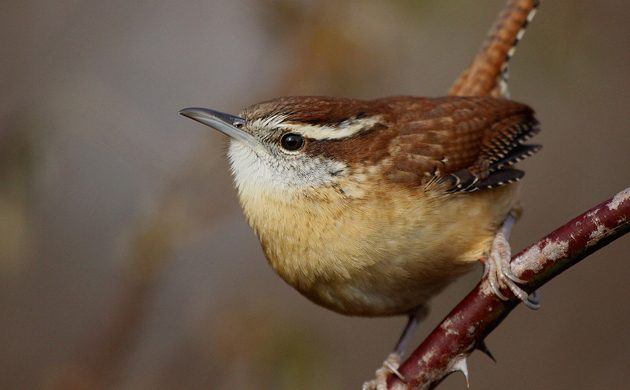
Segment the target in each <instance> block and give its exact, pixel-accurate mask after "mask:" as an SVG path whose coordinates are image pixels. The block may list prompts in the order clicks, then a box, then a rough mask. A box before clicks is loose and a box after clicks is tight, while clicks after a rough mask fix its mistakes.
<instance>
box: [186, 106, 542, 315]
mask: <svg viewBox="0 0 630 390" xmlns="http://www.w3.org/2000/svg"><path fill="white" fill-rule="evenodd" d="M180 113H181V114H182V115H185V116H187V117H189V118H192V119H194V120H196V121H199V122H201V123H203V124H206V125H208V126H210V127H213V128H215V129H217V130H219V131H221V132H223V133H225V134H227V135H229V136H230V137H231V142H230V148H229V159H230V163H231V167H232V172H233V175H234V179H235V182H236V187H237V189H238V196H239V199H240V202H241V205H242V207H243V210H244V212H245V215H246V217H247V221H248V222H249V224H250V225H251V226H252V228H253V229H254V231H255V232H256V234H257V236H258V238H259V239H260V242H261V244H262V248H263V250H264V252H265V255H266V257H267V259H268V260H269V263H270V264H271V266H272V267H273V268H274V270H275V271H276V272H277V273H278V274H279V275H280V276H281V277H282V278H283V279H284V280H285V281H286V282H287V283H289V284H290V285H291V286H293V287H295V288H296V289H297V290H298V291H299V292H300V293H302V294H303V295H304V296H306V297H307V298H309V299H310V300H312V301H313V302H315V303H317V304H319V305H322V306H325V307H327V308H329V309H331V310H334V311H336V312H339V313H342V314H348V315H356V316H391V315H399V314H413V313H416V312H418V310H420V309H422V308H424V307H425V305H426V303H427V301H428V300H429V298H431V297H432V296H433V295H435V294H436V293H437V292H439V291H440V290H441V289H443V288H444V287H445V286H446V285H447V284H448V283H450V282H451V281H453V280H454V279H455V278H457V277H458V276H460V275H462V274H463V273H465V272H467V271H469V270H470V269H471V265H473V264H475V262H477V261H479V260H480V259H482V260H484V261H485V264H486V268H487V272H486V273H487V275H489V277H490V278H491V282H492V284H493V286H495V287H496V288H495V290H496V291H497V294H500V292H499V291H498V288H499V287H500V286H505V285H508V287H510V288H511V289H512V290H513V291H515V292H516V293H520V294H519V296H520V298H521V299H523V300H525V301H526V300H527V299H526V298H527V294H525V293H523V292H522V290H520V288H518V286H516V284H515V282H514V281H515V278H514V277H513V276H512V275H511V273H510V271H509V263H508V261H509V258H508V259H500V260H498V261H497V260H492V258H490V259H489V257H488V256H489V253H490V250H491V247H492V244H493V240H494V239H495V235H497V232H498V231H499V229H500V227H501V226H502V223H503V222H504V221H505V220H506V218H507V216H508V215H509V213H510V212H511V210H512V209H513V208H514V207H515V202H516V193H517V184H515V182H516V181H518V180H519V179H520V178H521V177H522V176H523V172H522V171H520V170H517V169H514V168H513V166H514V164H515V163H516V162H517V161H519V160H521V159H523V158H525V157H527V156H530V155H531V154H533V153H535V152H536V151H538V150H539V148H540V146H538V145H526V144H525V143H524V141H525V140H527V139H528V138H530V137H531V136H533V135H534V134H536V133H537V132H538V131H539V127H538V122H537V121H536V119H535V118H534V112H533V111H532V109H531V108H529V107H528V106H526V105H524V104H520V103H516V102H514V101H510V100H506V99H501V98H493V97H441V98H422V97H405V96H403V97H389V98H383V99H376V100H370V101H364V100H353V99H343V98H331V97H284V98H279V99H275V100H271V101H268V102H263V103H260V104H256V105H253V106H251V107H249V108H246V109H245V110H244V111H242V112H241V113H240V115H239V116H232V115H228V114H223V113H219V112H216V111H212V110H208V109H203V108H187V109H184V110H182V111H181V112H180ZM502 241H505V239H504V238H503V239H502ZM490 260H492V261H490ZM506 265H507V267H506Z"/></svg>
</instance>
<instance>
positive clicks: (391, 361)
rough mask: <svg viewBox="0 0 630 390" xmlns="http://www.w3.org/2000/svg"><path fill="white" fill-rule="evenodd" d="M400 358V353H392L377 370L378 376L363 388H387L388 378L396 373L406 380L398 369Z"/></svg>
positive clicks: (363, 389)
mask: <svg viewBox="0 0 630 390" xmlns="http://www.w3.org/2000/svg"><path fill="white" fill-rule="evenodd" d="M400 359H401V357H400V354H399V353H396V352H392V353H390V354H389V355H388V356H387V359H385V361H384V362H383V365H382V366H381V367H380V368H379V369H378V370H376V373H375V374H376V378H375V379H373V380H371V381H369V382H365V383H364V384H363V386H362V390H387V378H389V376H390V375H396V376H397V377H398V378H399V379H400V380H401V381H403V382H405V377H404V376H403V375H402V374H401V373H400V371H398V367H400Z"/></svg>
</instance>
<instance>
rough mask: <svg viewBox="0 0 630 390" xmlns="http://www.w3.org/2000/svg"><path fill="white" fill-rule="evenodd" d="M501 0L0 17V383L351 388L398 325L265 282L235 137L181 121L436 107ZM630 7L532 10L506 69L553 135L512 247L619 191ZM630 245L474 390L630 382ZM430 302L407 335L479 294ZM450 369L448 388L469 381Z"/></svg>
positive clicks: (547, 313) (518, 333)
mask: <svg viewBox="0 0 630 390" xmlns="http://www.w3.org/2000/svg"><path fill="white" fill-rule="evenodd" d="M502 4H503V1H500V0H492V1H490V0H487V1H474V2H472V1H463V0H448V1H445V0H441V1H438V0H431V1H421V0H417V1H416V0H396V1H390V2H384V1H383V2H379V1H358V0H356V1H329V2H326V1H321V2H316V1H288V0H283V1H271V0H267V1H254V0H236V1H218V0H217V1H209V0H196V1H195V0H190V1H178V2H175V1H172V2H159V3H158V2H150V1H134V2H130V1H126V0H125V1H123V0H112V1H95V0H92V1H88V0H74V1H69V0H66V1H57V2H48V1H20V2H8V1H5V2H3V4H2V5H0V47H2V48H3V54H2V57H1V60H0V91H2V92H1V93H0V313H1V317H0V388H3V389H31V388H45V389H70V388H74V389H101V388H102V389H105V388H107V389H110V388H116V389H182V388H184V389H202V388H203V389H208V388H212V389H235V388H243V389H271V388H274V389H324V388H330V389H339V388H341V389H346V388H358V387H359V384H360V383H361V382H362V381H363V380H364V379H367V378H369V377H371V376H372V372H373V369H374V368H376V367H377V366H378V365H379V364H380V362H381V359H382V358H383V357H384V356H385V355H386V354H387V352H388V351H389V349H390V348H391V347H392V345H393V343H394V341H395V339H396V337H397V336H398V333H399V331H400V328H401V327H402V325H403V323H404V319H402V318H391V319H362V318H348V317H343V316H340V315H337V314H334V313H331V312H328V311H326V310H324V309H322V308H319V307H317V306H315V305H313V304H311V303H310V302H308V301H306V300H305V299H304V298H302V297H301V296H300V295H299V294H297V293H296V292H294V291H293V290H292V289H291V288H289V287H288V286H287V285H285V284H284V283H283V282H282V281H281V280H280V279H279V278H278V277H276V276H275V275H274V274H273V273H272V271H271V269H270V268H269V267H268V266H267V264H266V263H265V260H264V258H263V256H262V253H261V250H260V248H259V245H258V242H257V241H256V239H255V237H254V236H253V234H252V232H251V231H250V230H249V228H248V227H247V226H246V224H245V222H244V219H243V217H242V215H241V212H240V209H239V206H238V204H237V201H236V197H235V192H234V190H233V189H232V184H231V179H230V176H229V172H228V166H227V163H226V159H225V156H224V154H225V153H224V151H225V140H224V139H223V138H222V137H221V136H220V135H218V134H214V133H213V132H211V131H209V130H208V129H207V128H204V127H202V126H201V125H196V124H195V123H193V122H191V121H190V120H186V119H183V118H180V117H178V115H177V110H178V109H180V108H183V107H186V106H191V105H201V106H206V107H212V108H216V109H220V110H225V111H229V112H238V111H239V110H240V108H242V107H244V106H246V105H249V104H251V103H254V102H257V101H260V100H262V99H267V98H272V97H276V96H279V95H286V94H327V95H341V96H351V97H365V98H368V97H378V96H384V95H392V94H416V95H440V94H444V92H445V91H446V90H447V89H448V87H449V86H450V83H451V82H452V81H453V80H454V78H455V77H456V75H457V74H458V73H459V71H460V70H462V69H463V68H464V66H465V65H466V64H467V63H468V62H469V60H470V59H471V58H472V56H473V54H474V52H475V51H476V49H477V47H478V46H479V44H480V42H481V40H482V38H483V36H484V34H485V32H486V30H487V28H488V27H489V26H490V23H491V22H492V20H493V18H494V17H495V15H496V14H497V12H498V10H499V9H500V8H501V6H502ZM629 18H630V3H628V2H622V1H614V0H606V1H598V2H593V1H586V0H580V1H576V0H563V1H560V0H557V1H547V2H544V3H543V6H542V9H541V12H540V13H539V15H538V16H537V18H536V20H535V21H534V23H533V25H532V27H531V28H530V30H529V31H528V33H527V35H526V38H525V40H524V41H523V42H522V44H521V46H520V47H519V50H518V52H517V55H516V56H515V58H514V61H513V64H512V65H513V66H512V72H511V73H512V82H511V90H512V94H513V98H514V99H516V100H520V101H523V102H527V103H529V104H531V105H532V106H534V108H535V109H536V110H537V112H538V116H539V119H540V120H541V122H542V124H543V133H542V134H541V135H540V136H539V137H538V141H539V142H541V143H543V144H544V145H545V149H544V150H543V152H541V153H540V154H539V155H537V156H535V158H532V159H530V160H528V161H527V162H526V163H524V164H523V166H524V167H525V168H526V169H527V171H528V175H527V178H526V180H525V183H524V188H523V193H522V199H523V204H524V205H525V208H526V211H525V215H524V217H523V219H522V220H521V222H520V223H519V224H518V226H517V228H516V230H515V232H514V238H513V247H514V249H516V250H518V249H520V248H522V247H523V246H525V245H526V244H527V243H529V242H532V241H534V240H536V239H537V238H539V237H541V236H542V235H543V234H545V233H546V232H549V231H550V230H552V229H553V228H555V227H557V226H558V225H559V224H561V223H563V222H565V221H567V220H568V219H570V218H572V217H573V216H575V215H576V214H578V213H579V212H581V211H583V210H586V209H587V208H589V207H591V206H593V205H594V204H596V203H598V202H600V201H602V200H604V199H606V198H608V197H609V196H611V195H612V194H614V193H615V192H616V191H619V190H621V189H623V188H624V187H627V186H628V185H629V184H630V180H629V179H630V139H629V136H628V131H629V128H628V111H627V110H628V107H629V105H630V93H629V92H628V91H630V78H629V77H628V75H627V74H628V64H629V61H630V51H629V50H628V48H629V47H630V45H629V43H630V24H629V23H628V19H629ZM629 253H630V239H628V238H627V237H625V238H622V239H621V240H619V241H617V242H615V243H613V244H612V245H611V246H610V247H607V248H605V249H603V250H601V251H600V252H598V253H596V254H595V255H593V256H591V257H590V258H588V259H587V260H586V261H584V262H583V263H582V264H580V265H578V266H577V267H575V268H574V269H571V270H570V271H568V272H566V273H565V274H564V275H562V276H560V277H559V278H557V279H556V280H554V281H553V282H552V283H551V284H549V285H548V286H545V287H544V288H543V289H542V304H543V306H542V309H541V310H540V311H538V312H532V311H529V310H526V309H524V308H518V309H517V310H516V311H515V312H514V313H513V315H511V316H510V317H509V318H508V319H507V320H506V321H505V323H504V324H503V325H502V326H501V327H500V328H499V329H497V330H496V332H494V333H493V334H492V335H491V336H490V337H489V339H488V344H489V346H490V347H491V349H492V350H493V352H494V354H495V356H496V357H497V359H498V363H497V364H494V363H492V362H491V361H490V360H489V359H487V358H486V357H484V356H482V355H481V354H479V353H476V354H474V355H473V356H472V358H471V361H470V372H471V386H472V388H473V389H504V388H510V389H621V388H623V387H624V386H626V385H627V383H628V381H630V352H629V351H630V332H628V327H629V325H630V323H629V318H630V308H629V307H630V305H629V304H628V297H629V292H630V288H629V287H628V286H629V283H628V279H630V267H628V256H629ZM478 278H479V272H477V273H475V274H474V275H469V276H468V277H466V278H464V279H462V280H461V281H460V282H458V283H457V284H456V285H454V286H453V287H452V288H450V289H449V290H448V291H447V292H446V293H445V294H443V295H442V296H440V297H438V298H437V299H435V301H434V304H433V311H432V315H431V317H430V318H429V319H428V320H427V321H426V323H425V324H423V326H422V329H421V331H420V332H419V334H418V339H420V338H421V337H422V335H423V334H426V332H428V331H429V330H430V329H431V328H432V327H433V326H435V325H436V323H437V321H438V320H439V319H440V318H441V317H442V316H443V315H444V314H445V313H446V312H447V311H448V310H449V308H451V307H452V306H453V305H454V303H455V302H456V301H458V300H459V299H460V298H461V297H462V296H463V295H464V294H465V293H466V292H467V291H468V290H469V289H470V288H471V287H472V286H473V285H474V283H475V282H476V280H478ZM464 386H465V384H464V380H463V378H462V377H461V375H454V376H451V377H449V378H448V379H447V380H446V381H445V382H444V383H443V385H442V386H441V387H440V388H443V389H463V388H464Z"/></svg>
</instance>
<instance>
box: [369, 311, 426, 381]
mask: <svg viewBox="0 0 630 390" xmlns="http://www.w3.org/2000/svg"><path fill="white" fill-rule="evenodd" d="M427 313H428V310H427V308H426V307H425V306H419V307H417V308H416V309H415V310H414V311H412V312H411V313H409V319H408V320H407V325H405V329H403V332H402V334H401V335H400V338H399V339H398V342H397V343H396V347H394V351H393V352H391V353H390V354H389V355H387V358H386V359H385V361H384V362H383V365H382V366H381V367H380V368H379V369H378V370H376V378H375V379H374V380H371V381H369V382H365V383H364V384H363V390H384V389H387V378H388V377H389V376H390V375H392V374H393V375H396V376H397V377H398V378H400V379H401V380H402V381H405V378H404V377H403V375H402V374H401V373H400V372H399V371H398V367H399V366H400V360H401V358H402V356H403V354H404V353H405V350H406V349H407V345H408V344H409V341H410V340H411V337H412V336H413V333H414V331H415V330H416V327H417V326H418V323H419V322H420V321H421V320H422V319H424V317H426V315H427Z"/></svg>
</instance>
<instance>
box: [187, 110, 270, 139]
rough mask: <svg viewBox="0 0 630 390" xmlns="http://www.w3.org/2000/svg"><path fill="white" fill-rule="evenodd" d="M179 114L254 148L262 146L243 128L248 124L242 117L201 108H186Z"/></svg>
mask: <svg viewBox="0 0 630 390" xmlns="http://www.w3.org/2000/svg"><path fill="white" fill-rule="evenodd" d="M179 114H180V115H183V116H185V117H188V118H190V119H192V120H195V121H197V122H199V123H202V124H204V125H206V126H210V127H212V128H213V129H215V130H218V131H220V132H222V133H223V134H225V135H227V136H230V137H231V138H234V139H235V140H238V141H241V142H243V143H244V144H246V145H249V146H251V147H252V148H256V147H258V146H260V142H258V140H257V139H256V137H254V136H253V135H251V134H249V133H248V132H246V131H245V130H243V129H242V128H241V127H243V126H244V125H245V123H246V121H245V119H243V118H241V117H238V116H235V115H230V114H225V113H223V112H219V111H215V110H210V109H208V108H199V107H190V108H184V109H183V110H180V111H179Z"/></svg>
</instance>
